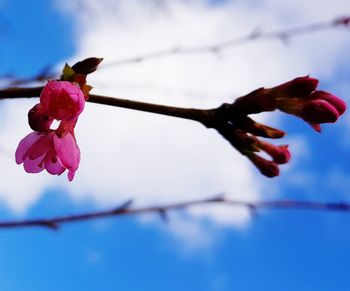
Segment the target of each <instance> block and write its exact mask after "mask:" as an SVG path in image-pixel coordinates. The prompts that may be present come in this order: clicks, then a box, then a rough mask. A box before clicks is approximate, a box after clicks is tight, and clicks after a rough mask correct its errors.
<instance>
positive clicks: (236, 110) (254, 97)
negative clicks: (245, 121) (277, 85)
mask: <svg viewBox="0 0 350 291" xmlns="http://www.w3.org/2000/svg"><path fill="white" fill-rule="evenodd" d="M275 109H276V100H275V98H273V96H271V95H270V94H267V93H266V90H265V89H264V88H260V89H257V90H255V91H253V92H251V93H249V94H248V95H245V96H242V97H239V98H237V99H236V100H235V102H234V103H233V104H232V111H233V112H232V114H234V115H235V114H240V115H247V114H254V113H260V112H265V111H273V110H275Z"/></svg>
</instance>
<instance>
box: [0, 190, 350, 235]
mask: <svg viewBox="0 0 350 291" xmlns="http://www.w3.org/2000/svg"><path fill="white" fill-rule="evenodd" d="M131 203H132V200H128V201H126V202H125V203H123V204H121V205H120V206H118V207H116V208H113V209H109V210H102V211H95V212H86V213H82V214H73V215H66V216H56V217H51V218H39V219H25V220H14V221H2V222H0V228H19V227H45V228H50V229H58V228H59V227H60V226H61V225H62V224H67V223H73V222H80V221H87V220H94V219H99V218H107V217H114V216H122V215H139V214H145V213H157V214H160V215H161V216H162V217H167V213H168V211H170V210H178V209H185V208H188V207H191V206H196V205H197V206H198V205H205V204H215V203H218V204H226V205H231V206H236V207H237V206H238V207H246V208H248V209H250V210H254V211H257V210H263V209H291V210H293V209H294V210H318V211H320V210H321V211H335V212H350V203H346V202H339V203H333V202H317V201H303V200H270V201H255V202H254V201H242V200H233V199H229V198H225V197H223V196H216V197H213V198H209V199H198V200H191V201H186V202H180V203H171V204H164V205H156V206H149V207H135V208H130V205H131Z"/></svg>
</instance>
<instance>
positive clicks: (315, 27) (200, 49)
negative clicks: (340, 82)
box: [99, 17, 350, 69]
mask: <svg viewBox="0 0 350 291" xmlns="http://www.w3.org/2000/svg"><path fill="white" fill-rule="evenodd" d="M349 19H350V17H338V18H335V19H333V20H331V21H325V22H317V23H312V24H308V25H302V26H298V27H294V28H289V29H280V30H275V31H268V32H260V31H259V30H254V31H253V32H251V33H249V34H248V35H245V36H242V37H238V38H232V39H229V40H226V41H222V42H217V43H214V44H210V45H205V46H194V47H174V48H171V49H166V50H160V51H156V52H151V53H148V54H144V55H141V56H136V57H131V58H127V59H120V60H116V61H111V62H109V63H105V64H103V65H102V66H101V67H100V68H99V69H103V68H109V67H116V66H122V65H128V64H132V63H140V62H143V61H147V60H152V59H156V58H161V57H165V56H172V55H180V54H183V55H185V54H199V53H214V54H218V53H220V52H221V51H223V50H225V49H229V48H233V47H236V46H238V45H242V44H244V43H247V42H252V41H258V40H269V39H277V40H280V41H282V42H283V43H286V42H287V41H288V40H289V39H290V38H292V37H295V36H297V35H302V34H308V33H313V32H317V31H322V30H326V29H331V28H337V27H341V26H343V27H348V26H349V24H350V21H349Z"/></svg>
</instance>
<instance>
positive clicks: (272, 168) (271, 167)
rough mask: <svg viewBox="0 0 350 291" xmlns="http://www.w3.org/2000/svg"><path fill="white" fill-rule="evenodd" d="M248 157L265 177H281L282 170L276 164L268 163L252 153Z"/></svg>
mask: <svg viewBox="0 0 350 291" xmlns="http://www.w3.org/2000/svg"><path fill="white" fill-rule="evenodd" d="M247 156H248V158H249V159H250V160H251V161H252V162H253V164H254V165H255V166H256V167H257V168H258V170H259V171H260V172H261V173H262V174H263V175H265V176H267V177H270V178H272V177H275V176H278V175H279V173H280V170H279V168H278V165H277V164H276V163H275V162H273V161H268V160H266V159H264V158H262V157H260V156H258V155H257V154H255V153H251V154H249V155H247Z"/></svg>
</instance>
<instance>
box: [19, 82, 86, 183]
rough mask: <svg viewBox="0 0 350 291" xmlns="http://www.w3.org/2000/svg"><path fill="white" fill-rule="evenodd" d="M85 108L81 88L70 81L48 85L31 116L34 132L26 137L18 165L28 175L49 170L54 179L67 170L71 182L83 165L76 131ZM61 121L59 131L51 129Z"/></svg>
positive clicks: (22, 142)
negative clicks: (22, 167)
mask: <svg viewBox="0 0 350 291" xmlns="http://www.w3.org/2000/svg"><path fill="white" fill-rule="evenodd" d="M84 105H85V97H84V94H83V92H82V91H81V89H80V87H79V84H77V83H72V82H68V81H56V80H52V81H49V82H48V83H47V84H46V86H45V87H44V89H43V90H42V92H41V94H40V103H38V104H36V105H35V106H34V107H33V108H32V109H30V110H29V113H28V122H29V125H30V127H31V128H32V129H33V130H34V132H32V133H30V134H28V135H27V136H26V137H24V138H23V139H22V140H21V141H20V143H19V145H18V147H17V150H16V163H17V164H22V163H23V165H24V169H25V171H26V172H28V173H39V172H41V171H43V170H44V169H46V170H47V171H48V172H49V173H50V174H52V175H60V174H62V173H63V172H64V171H65V170H66V169H67V170H68V179H69V181H72V180H73V178H74V174H75V171H76V170H77V169H78V166H79V162H80V150H79V147H78V145H77V142H76V139H75V134H74V127H75V125H76V123H77V120H78V117H79V115H80V113H81V112H82V111H83V109H84ZM54 120H58V121H60V123H59V126H58V127H57V128H56V129H52V128H51V125H52V123H53V121H54Z"/></svg>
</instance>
